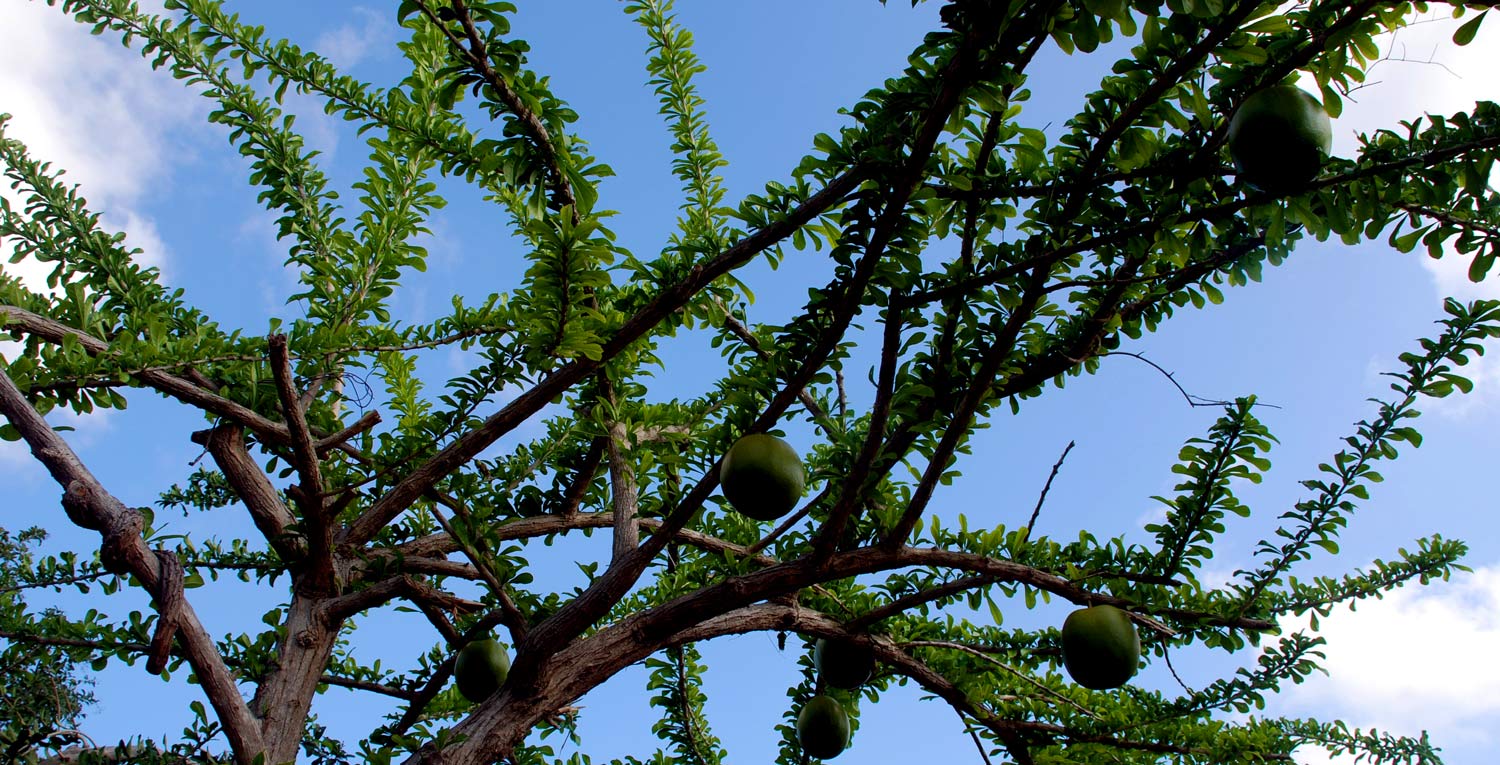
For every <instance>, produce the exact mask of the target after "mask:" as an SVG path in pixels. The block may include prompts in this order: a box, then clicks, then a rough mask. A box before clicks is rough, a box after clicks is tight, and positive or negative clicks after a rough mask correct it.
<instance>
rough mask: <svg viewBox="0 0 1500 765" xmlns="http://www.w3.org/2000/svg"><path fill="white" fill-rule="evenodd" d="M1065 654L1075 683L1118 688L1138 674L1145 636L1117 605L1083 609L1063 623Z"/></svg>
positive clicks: (1068, 668)
mask: <svg viewBox="0 0 1500 765" xmlns="http://www.w3.org/2000/svg"><path fill="white" fill-rule="evenodd" d="M1062 656H1063V666H1064V667H1066V668H1067V670H1068V676H1069V677H1072V678H1073V682H1075V683H1078V684H1079V685H1081V686H1083V687H1085V688H1092V689H1094V690H1096V691H1102V690H1106V689H1109V688H1118V687H1120V686H1122V685H1124V684H1125V681H1126V680H1129V679H1130V678H1132V677H1134V676H1135V670H1136V666H1137V665H1138V664H1140V661H1141V637H1140V635H1137V634H1136V631H1135V625H1133V624H1131V623H1130V617H1129V616H1128V615H1126V613H1125V612H1124V611H1121V610H1120V609H1118V608H1115V607H1114V606H1094V607H1092V608H1081V609H1079V610H1077V611H1074V612H1073V613H1071V614H1069V615H1068V619H1067V621H1065V622H1063V628H1062Z"/></svg>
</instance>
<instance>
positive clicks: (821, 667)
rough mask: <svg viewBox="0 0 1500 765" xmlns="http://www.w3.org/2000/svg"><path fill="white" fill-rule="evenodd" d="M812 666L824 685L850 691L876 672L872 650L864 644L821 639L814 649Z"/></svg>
mask: <svg viewBox="0 0 1500 765" xmlns="http://www.w3.org/2000/svg"><path fill="white" fill-rule="evenodd" d="M813 665H814V666H816V667H817V668H818V677H820V678H822V679H823V682H824V683H827V684H828V685H830V686H832V687H834V688H842V689H844V690H846V691H852V690H854V689H855V688H858V687H860V686H861V685H864V684H865V681H866V680H869V679H870V675H871V674H873V673H874V672H875V651H874V649H872V648H870V646H869V645H867V644H865V643H857V642H854V641H852V640H829V639H827V638H824V639H820V640H819V641H818V644H817V645H816V646H815V647H814V648H813Z"/></svg>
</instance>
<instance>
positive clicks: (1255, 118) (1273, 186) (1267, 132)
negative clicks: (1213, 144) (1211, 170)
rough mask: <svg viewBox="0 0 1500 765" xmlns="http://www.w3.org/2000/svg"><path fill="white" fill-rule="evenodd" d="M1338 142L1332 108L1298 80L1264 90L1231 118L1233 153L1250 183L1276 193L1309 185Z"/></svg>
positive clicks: (1283, 192) (1293, 191)
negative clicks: (1296, 83) (1329, 110)
mask: <svg viewBox="0 0 1500 765" xmlns="http://www.w3.org/2000/svg"><path fill="white" fill-rule="evenodd" d="M1332 148H1333V126H1332V125H1331V124H1330V123H1329V121H1328V113H1327V112H1325V111H1323V105H1322V104H1320V103H1318V99H1316V98H1313V96H1312V94H1310V93H1308V92H1307V91H1304V90H1302V89H1301V88H1298V87H1296V86H1293V85H1277V86H1275V87H1271V88H1266V89H1265V90H1262V91H1259V92H1257V93H1255V94H1253V95H1251V96H1250V97H1249V98H1247V99H1245V102H1244V103H1243V104H1241V105H1240V108H1239V109H1238V110H1237V111H1236V112H1235V113H1234V117H1233V118H1232V119H1230V121H1229V154H1230V156H1231V157H1233V158H1234V169H1235V172H1237V173H1238V174H1239V177H1240V178H1241V179H1242V180H1244V181H1245V182H1246V183H1248V184H1250V185H1251V186H1254V187H1255V188H1257V189H1260V190H1262V191H1267V192H1270V193H1272V194H1291V193H1295V192H1297V191H1301V190H1302V189H1304V188H1306V187H1307V184H1308V182H1309V181H1311V180H1312V179H1313V178H1316V177H1317V175H1318V170H1319V169H1321V168H1322V166H1323V159H1324V158H1325V157H1327V156H1328V152H1329V151H1330V150H1331V149H1332Z"/></svg>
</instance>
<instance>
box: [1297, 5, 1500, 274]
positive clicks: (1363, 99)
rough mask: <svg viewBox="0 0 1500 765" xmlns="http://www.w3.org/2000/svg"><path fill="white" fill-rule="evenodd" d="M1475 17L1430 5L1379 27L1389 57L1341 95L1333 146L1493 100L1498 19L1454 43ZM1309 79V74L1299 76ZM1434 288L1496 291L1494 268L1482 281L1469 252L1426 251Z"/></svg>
mask: <svg viewBox="0 0 1500 765" xmlns="http://www.w3.org/2000/svg"><path fill="white" fill-rule="evenodd" d="M1472 18H1473V14H1472V13H1471V14H1469V15H1466V16H1465V17H1464V18H1462V19H1454V18H1452V17H1451V16H1450V15H1448V14H1447V13H1442V12H1433V13H1431V14H1428V15H1425V16H1423V17H1422V18H1421V20H1419V21H1418V22H1416V23H1414V24H1412V25H1410V26H1408V27H1405V28H1403V29H1401V30H1398V31H1397V32H1395V33H1394V34H1390V35H1382V36H1381V37H1380V38H1377V40H1376V42H1377V44H1378V45H1379V46H1380V50H1381V53H1382V54H1383V55H1385V56H1386V57H1387V58H1386V60H1382V61H1380V62H1378V63H1377V64H1376V65H1375V66H1373V67H1372V68H1371V70H1370V75H1369V79H1368V80H1367V81H1366V85H1365V87H1362V88H1359V89H1357V90H1355V91H1354V92H1353V93H1351V94H1349V97H1348V98H1346V99H1344V111H1343V114H1341V115H1340V116H1339V118H1338V120H1337V121H1335V123H1334V146H1333V150H1334V153H1335V154H1338V155H1341V156H1353V155H1354V154H1355V153H1356V152H1357V150H1358V145H1359V144H1358V140H1357V136H1358V134H1360V133H1373V132H1375V131H1376V130H1379V129H1381V128H1386V129H1391V130H1396V131H1398V132H1399V131H1400V130H1401V128H1400V126H1399V121H1400V120H1403V119H1411V118H1412V117H1414V116H1416V115H1419V114H1450V113H1453V112H1459V111H1470V110H1472V109H1473V108H1474V103H1475V102H1476V101H1479V100H1494V99H1495V98H1496V95H1497V93H1496V91H1495V88H1494V79H1493V77H1494V72H1495V71H1496V69H1497V68H1500V24H1496V23H1494V22H1495V21H1496V20H1495V19H1488V20H1487V21H1488V22H1489V23H1486V24H1481V25H1480V27H1479V34H1478V36H1477V37H1476V38H1475V39H1474V41H1473V42H1471V43H1469V44H1468V45H1466V46H1462V47H1460V46H1457V45H1454V44H1453V33H1454V31H1455V30H1457V29H1458V27H1459V26H1460V25H1461V24H1462V23H1464V22H1466V21H1468V20H1470V19H1472ZM1304 77H1305V79H1307V80H1308V81H1307V82H1304V86H1308V85H1310V78H1308V77H1306V76H1304ZM1423 265H1424V266H1425V267H1426V268H1427V270H1428V271H1429V272H1430V273H1431V274H1432V277H1433V281H1434V283H1435V285H1436V286H1437V289H1438V292H1439V293H1440V294H1442V295H1444V296H1448V295H1452V296H1454V297H1458V298H1460V299H1464V300H1469V299H1474V298H1500V274H1495V273H1492V274H1491V275H1490V278H1489V279H1487V280H1486V281H1485V282H1484V283H1481V284H1474V283H1473V282H1470V281H1469V278H1468V262H1467V259H1466V258H1460V257H1457V256H1454V255H1450V256H1448V257H1445V258H1443V259H1442V260H1432V259H1430V258H1424V259H1423Z"/></svg>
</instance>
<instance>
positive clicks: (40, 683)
mask: <svg viewBox="0 0 1500 765" xmlns="http://www.w3.org/2000/svg"><path fill="white" fill-rule="evenodd" d="M46 536H47V535H46V532H44V531H42V530H41V529H39V528H31V529H27V530H25V531H22V532H21V533H20V534H16V535H14V536H12V535H11V534H10V533H9V532H7V531H6V530H4V529H0V636H3V637H7V638H9V637H11V636H15V635H38V636H40V635H44V634H48V633H50V632H54V631H56V630H55V627H56V625H55V624H53V623H49V622H55V621H57V620H60V619H61V618H62V615H61V614H59V613H57V612H55V611H53V612H49V613H44V614H42V615H40V616H39V617H38V616H36V615H33V614H30V613H28V612H27V608H26V603H25V601H23V600H22V599H21V596H20V593H21V592H22V591H23V589H24V588H25V587H26V586H27V585H32V584H35V583H36V580H35V579H34V578H32V577H30V576H29V575H30V574H32V573H33V572H35V571H36V565H35V559H34V554H33V553H32V550H31V548H32V547H34V546H35V545H36V544H38V543H40V542H41V541H42V540H43V539H45V538H46ZM50 580H51V579H50V577H45V575H44V577H43V579H42V581H50ZM49 637H50V639H43V640H36V641H26V640H21V641H14V642H11V643H10V645H8V646H6V648H5V650H4V651H0V758H3V761H4V762H14V761H15V760H16V758H18V757H20V756H21V755H23V754H25V753H27V752H30V751H33V750H35V749H37V748H40V747H51V748H57V747H59V746H61V745H63V744H66V743H73V742H75V741H76V740H78V739H79V736H78V734H77V732H76V731H75V730H74V729H75V727H76V725H77V721H78V715H79V714H80V713H81V712H82V711H83V707H84V705H86V704H88V703H89V702H91V701H92V700H93V696H92V694H90V693H89V691H88V690H87V689H86V688H85V687H84V686H85V685H87V683H86V682H85V681H83V680H81V679H80V678H78V676H77V675H76V674H75V671H76V670H75V665H74V662H75V660H76V659H75V658H74V657H73V656H70V655H69V649H70V648H73V649H75V650H76V649H77V648H80V647H81V646H69V645H68V641H67V640H66V639H65V638H58V637H56V636H49Z"/></svg>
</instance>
